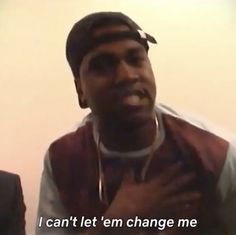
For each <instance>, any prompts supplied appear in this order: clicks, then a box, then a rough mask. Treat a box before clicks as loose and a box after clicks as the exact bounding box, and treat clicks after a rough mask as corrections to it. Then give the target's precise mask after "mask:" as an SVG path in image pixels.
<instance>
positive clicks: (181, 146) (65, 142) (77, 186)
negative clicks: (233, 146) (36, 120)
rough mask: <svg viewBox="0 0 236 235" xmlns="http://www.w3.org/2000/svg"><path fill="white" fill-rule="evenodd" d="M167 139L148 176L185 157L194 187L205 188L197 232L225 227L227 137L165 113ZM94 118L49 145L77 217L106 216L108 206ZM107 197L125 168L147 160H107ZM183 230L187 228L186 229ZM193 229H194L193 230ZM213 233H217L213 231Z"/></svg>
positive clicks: (60, 185)
mask: <svg viewBox="0 0 236 235" xmlns="http://www.w3.org/2000/svg"><path fill="white" fill-rule="evenodd" d="M162 121H163V126H164V130H165V138H164V141H163V142H162V144H161V145H160V146H159V148H158V149H157V150H156V151H155V153H154V156H153V159H152V162H151V164H150V166H149V169H148V172H147V180H149V179H152V178H153V177H155V176H157V175H158V172H160V170H162V169H163V168H166V167H167V166H169V165H170V164H171V163H174V162H176V161H181V162H183V164H184V169H185V170H186V171H190V170H191V171H194V172H195V173H196V174H197V180H196V182H195V184H194V185H193V186H192V187H193V188H195V189H198V190H200V191H201V192H202V194H203V198H202V205H201V207H200V210H199V214H198V215H196V216H197V219H198V225H199V227H198V231H220V230H222V229H223V227H224V226H223V225H222V224H220V221H218V220H219V219H218V205H219V195H218V192H217V191H216V185H217V182H218V179H219V176H220V174H221V171H222V168H223V165H224V162H225V159H226V154H227V149H228V142H227V141H225V140H224V139H222V138H220V137H218V136H216V135H214V134H212V133H209V132H207V131H205V130H203V129H200V128H198V127H196V126H193V125H191V124H189V123H188V122H186V121H184V120H182V119H178V118H175V117H173V116H170V115H166V114H162ZM92 125H93V124H92V122H87V123H86V124H85V125H84V126H82V127H79V128H78V129H77V130H76V131H75V132H72V133H69V134H67V135H65V136H63V137H62V138H60V139H58V140H56V141H55V142H54V143H52V145H51V146H50V149H49V153H50V162H51V166H52V172H53V177H54V180H55V183H56V185H57V187H58V190H59V194H60V198H61V201H62V203H63V204H64V206H65V208H66V209H67V210H68V212H69V214H70V215H73V216H76V217H77V218H78V219H79V218H80V217H82V216H85V217H86V218H93V217H94V216H96V217H97V218H98V217H100V216H102V215H103V213H104V211H105V210H106V207H105V206H104V205H103V204H102V203H101V202H100V200H99V194H98V177H99V174H98V156H97V149H96V144H95V142H94V138H93V131H92V130H93V126H92ZM102 164H103V168H104V173H105V182H106V186H107V190H108V197H109V200H110V201H111V200H112V198H113V197H114V195H115V193H116V191H117V189H118V187H119V184H120V182H121V180H122V174H123V172H124V169H125V168H126V169H127V166H128V167H132V168H133V169H134V170H135V172H136V173H137V175H138V174H139V170H140V169H141V168H142V166H143V164H144V159H134V160H130V159H129V160H121V159H114V158H106V159H105V158H104V159H103V161H102ZM181 234H183V233H181ZM191 234H193V233H191ZM212 234H213V233H212Z"/></svg>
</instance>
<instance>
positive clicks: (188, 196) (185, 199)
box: [166, 191, 202, 207]
mask: <svg viewBox="0 0 236 235" xmlns="http://www.w3.org/2000/svg"><path fill="white" fill-rule="evenodd" d="M201 196H202V195H201V193H200V192H198V191H195V192H184V193H179V194H175V195H173V196H172V197H170V198H169V199H167V200H166V204H168V205H169V206H174V205H178V206H185V207H187V206H191V204H192V203H193V202H196V201H198V200H200V199H201Z"/></svg>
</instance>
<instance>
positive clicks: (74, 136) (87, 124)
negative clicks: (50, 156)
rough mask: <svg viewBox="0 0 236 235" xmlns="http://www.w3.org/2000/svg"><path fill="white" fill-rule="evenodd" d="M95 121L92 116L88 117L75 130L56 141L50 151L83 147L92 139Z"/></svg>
mask: <svg viewBox="0 0 236 235" xmlns="http://www.w3.org/2000/svg"><path fill="white" fill-rule="evenodd" d="M92 132H93V120H92V118H91V116H90V115H88V116H86V117H85V118H84V119H83V120H82V122H81V123H79V124H77V125H76V126H75V127H74V128H73V130H70V131H69V132H67V133H66V134H64V135H62V136H60V137H59V138H57V139H55V140H54V141H53V142H52V143H51V144H50V147H49V150H51V149H54V148H59V149H60V148H63V149H65V148H66V149H67V148H68V149H73V147H74V146H75V145H77V146H78V145H83V144H84V142H85V141H86V139H87V138H89V137H90V138H91V137H92Z"/></svg>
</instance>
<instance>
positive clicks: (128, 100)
mask: <svg viewBox="0 0 236 235" xmlns="http://www.w3.org/2000/svg"><path fill="white" fill-rule="evenodd" d="M123 102H124V103H125V104H129V105H137V104H139V103H140V97H139V96H138V95H129V96H126V97H125V98H124V99H123Z"/></svg>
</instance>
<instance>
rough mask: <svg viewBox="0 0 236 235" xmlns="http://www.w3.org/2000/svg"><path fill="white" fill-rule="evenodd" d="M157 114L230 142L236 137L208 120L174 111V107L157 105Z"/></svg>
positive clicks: (177, 110)
mask: <svg viewBox="0 0 236 235" xmlns="http://www.w3.org/2000/svg"><path fill="white" fill-rule="evenodd" d="M156 112H157V114H159V115H165V116H170V117H172V118H174V119H179V120H181V121H182V122H185V123H187V124H189V125H192V126H194V127H196V128H199V129H202V130H204V131H206V132H209V133H211V134H214V135H216V136H218V137H221V138H223V139H225V140H227V141H229V142H231V141H233V139H234V138H235V136H234V135H233V134H232V133H230V132H229V131H227V130H225V129H223V128H221V127H219V126H218V125H216V124H213V123H211V122H209V121H208V120H206V119H205V118H203V117H201V116H199V115H196V114H192V113H191V114H190V113H187V112H185V111H181V110H179V109H173V108H172V107H169V106H167V105H163V104H158V105H156Z"/></svg>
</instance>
